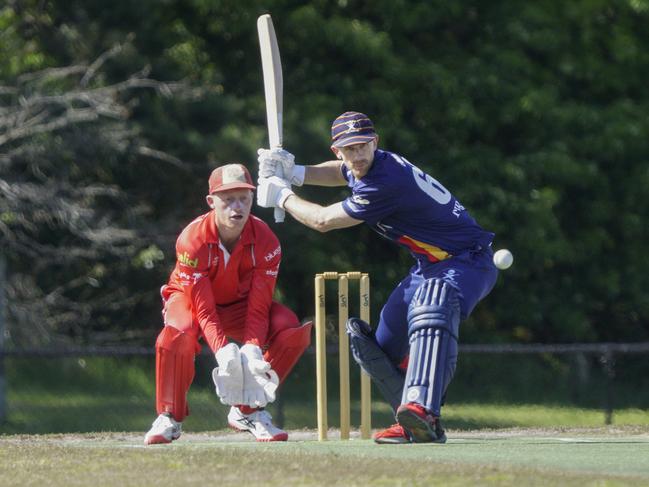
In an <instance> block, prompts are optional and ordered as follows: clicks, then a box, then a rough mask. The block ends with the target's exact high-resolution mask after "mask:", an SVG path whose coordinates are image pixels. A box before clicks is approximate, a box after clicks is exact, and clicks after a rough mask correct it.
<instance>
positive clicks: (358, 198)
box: [351, 194, 370, 205]
mask: <svg viewBox="0 0 649 487" xmlns="http://www.w3.org/2000/svg"><path fill="white" fill-rule="evenodd" d="M351 200H352V201H353V202H354V203H356V204H357V205H369V204H370V202H369V201H368V200H366V199H365V198H363V197H362V196H361V195H359V194H355V195H353V196H352V198H351Z"/></svg>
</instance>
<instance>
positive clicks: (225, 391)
mask: <svg viewBox="0 0 649 487" xmlns="http://www.w3.org/2000/svg"><path fill="white" fill-rule="evenodd" d="M214 356H215V357H216V361H217V362H218V365H219V366H218V367H216V368H215V369H214V370H212V380H213V381H214V385H215V386H216V395H217V396H219V399H220V400H221V402H222V403H223V404H228V405H230V406H233V405H235V404H242V403H243V368H242V365H241V354H240V352H239V347H237V345H236V344H235V343H228V344H227V345H225V346H224V347H221V348H220V349H219V350H217V352H216V353H215V354H214Z"/></svg>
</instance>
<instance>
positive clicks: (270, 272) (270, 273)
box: [266, 270, 279, 277]
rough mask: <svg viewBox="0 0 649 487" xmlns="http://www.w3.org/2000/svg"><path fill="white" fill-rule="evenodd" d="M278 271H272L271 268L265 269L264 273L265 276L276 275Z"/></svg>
mask: <svg viewBox="0 0 649 487" xmlns="http://www.w3.org/2000/svg"><path fill="white" fill-rule="evenodd" d="M278 273H279V272H278V271H276V270H275V271H273V270H267V271H266V275H267V276H273V277H277V274H278Z"/></svg>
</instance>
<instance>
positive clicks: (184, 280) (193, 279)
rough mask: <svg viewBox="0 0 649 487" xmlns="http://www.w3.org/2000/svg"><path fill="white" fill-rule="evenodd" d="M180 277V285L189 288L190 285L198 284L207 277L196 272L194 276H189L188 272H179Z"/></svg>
mask: <svg viewBox="0 0 649 487" xmlns="http://www.w3.org/2000/svg"><path fill="white" fill-rule="evenodd" d="M178 277H179V278H180V284H181V285H182V286H189V285H190V284H196V283H197V282H198V281H200V280H201V279H202V278H203V277H205V275H204V274H203V273H202V272H194V273H193V274H192V275H189V274H187V273H186V272H179V273H178Z"/></svg>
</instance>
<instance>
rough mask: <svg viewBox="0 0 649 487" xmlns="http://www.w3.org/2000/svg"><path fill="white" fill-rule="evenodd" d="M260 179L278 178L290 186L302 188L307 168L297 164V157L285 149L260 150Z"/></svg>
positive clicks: (258, 154) (258, 158)
mask: <svg viewBox="0 0 649 487" xmlns="http://www.w3.org/2000/svg"><path fill="white" fill-rule="evenodd" d="M257 156H258V157H257V160H258V161H259V177H260V178H270V177H273V176H277V177H279V178H282V179H285V180H287V181H288V182H289V183H290V184H294V185H296V186H302V185H303V184H304V174H305V172H306V168H305V167H304V166H301V165H299V164H295V156H294V155H293V154H291V153H290V152H288V151H287V150H284V149H258V150H257Z"/></svg>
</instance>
